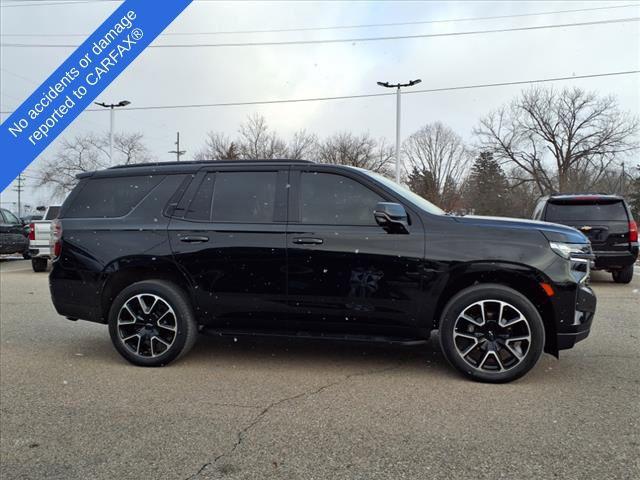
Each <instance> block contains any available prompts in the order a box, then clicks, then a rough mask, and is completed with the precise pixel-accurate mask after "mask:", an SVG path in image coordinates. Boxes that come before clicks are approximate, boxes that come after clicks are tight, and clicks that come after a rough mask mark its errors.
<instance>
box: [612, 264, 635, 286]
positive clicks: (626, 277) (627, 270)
mask: <svg viewBox="0 0 640 480" xmlns="http://www.w3.org/2000/svg"><path fill="white" fill-rule="evenodd" d="M611 275H613V281H614V282H616V283H630V282H631V280H632V279H633V265H627V266H626V267H624V268H622V269H621V270H614V271H613V272H611Z"/></svg>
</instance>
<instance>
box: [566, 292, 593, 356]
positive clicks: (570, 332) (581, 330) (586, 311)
mask: <svg viewBox="0 0 640 480" xmlns="http://www.w3.org/2000/svg"><path fill="white" fill-rule="evenodd" d="M595 312H596V296H595V294H594V293H593V290H592V289H591V287H589V286H587V285H579V286H578V288H577V292H576V298H575V311H574V316H573V324H572V325H564V326H563V328H562V331H559V332H558V336H557V346H558V350H566V349H568V348H572V347H573V346H574V345H575V344H576V343H577V342H579V341H581V340H584V339H585V338H587V337H588V336H589V331H590V330H591V322H592V321H593V317H594V315H595Z"/></svg>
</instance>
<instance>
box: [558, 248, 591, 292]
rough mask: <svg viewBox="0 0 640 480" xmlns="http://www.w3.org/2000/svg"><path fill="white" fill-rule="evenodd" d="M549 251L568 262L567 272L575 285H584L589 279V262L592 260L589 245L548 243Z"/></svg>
mask: <svg viewBox="0 0 640 480" xmlns="http://www.w3.org/2000/svg"><path fill="white" fill-rule="evenodd" d="M549 246H550V247H551V250H553V251H554V252H555V253H556V254H557V255H559V256H561V257H562V258H564V259H566V260H569V271H570V273H571V276H572V277H573V278H574V280H575V281H576V282H577V283H584V282H586V281H587V279H588V278H589V272H590V270H591V262H592V261H593V259H594V256H593V252H592V251H591V245H589V244H581V243H563V242H549Z"/></svg>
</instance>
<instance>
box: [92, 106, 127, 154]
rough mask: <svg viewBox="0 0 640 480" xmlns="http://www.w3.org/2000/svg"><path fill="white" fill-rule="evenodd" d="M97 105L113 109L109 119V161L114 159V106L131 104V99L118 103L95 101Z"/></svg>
mask: <svg viewBox="0 0 640 480" xmlns="http://www.w3.org/2000/svg"><path fill="white" fill-rule="evenodd" d="M93 103H95V104H96V105H99V106H101V107H104V108H109V109H111V118H110V121H109V125H110V127H109V161H112V160H113V123H114V118H115V117H114V108H116V107H126V106H127V105H129V104H131V102H130V101H128V100H121V101H120V102H118V103H104V102H93Z"/></svg>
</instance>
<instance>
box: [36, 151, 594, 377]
mask: <svg viewBox="0 0 640 480" xmlns="http://www.w3.org/2000/svg"><path fill="white" fill-rule="evenodd" d="M78 178H79V179H80V181H79V183H78V185H77V186H76V188H75V189H74V190H73V192H72V193H71V194H70V195H69V197H68V198H67V200H66V201H65V202H64V204H63V206H62V210H61V212H60V216H59V219H58V220H56V221H54V229H55V230H54V256H55V260H54V261H53V268H52V271H51V274H50V277H49V278H50V288H51V295H52V299H53V303H54V305H55V308H56V310H57V311H58V313H60V314H61V315H64V316H66V317H67V318H69V319H71V320H76V319H84V320H90V321H93V322H99V323H104V324H108V325H109V332H110V335H111V339H112V341H113V343H114V345H115V348H116V349H117V351H118V352H119V353H120V354H121V355H122V356H123V357H124V358H126V359H127V360H128V361H130V362H132V363H134V364H136V365H144V366H159V365H165V364H168V363H169V362H171V361H173V360H175V359H176V358H177V357H178V356H180V355H182V354H184V353H186V352H187V351H188V350H189V348H191V346H192V345H193V343H194V341H195V339H196V335H197V332H198V331H199V330H208V331H211V332H215V333H216V334H219V335H233V336H239V335H280V336H293V337H308V338H316V339H333V340H336V339H339V340H353V341H363V340H366V341H382V342H392V343H400V344H416V343H422V342H426V341H427V340H428V338H429V335H430V332H431V331H433V330H437V329H439V331H440V335H439V337H440V344H441V346H442V350H443V352H444V354H445V356H446V358H447V359H448V360H449V362H450V363H451V364H452V365H453V366H454V367H456V368H457V369H458V370H459V371H460V372H462V374H464V375H466V376H468V377H470V378H472V379H475V380H481V381H488V382H506V381H510V380H514V379H516V378H518V377H520V376H522V375H524V374H525V373H526V372H527V371H529V370H530V369H531V368H532V367H533V366H534V365H535V364H536V362H537V361H538V358H539V357H540V355H541V354H542V352H543V350H545V351H546V352H549V353H551V354H553V355H556V356H557V355H558V352H559V350H562V349H567V348H571V347H573V345H574V344H575V343H576V342H578V341H580V340H582V339H584V338H586V337H587V335H588V334H589V329H590V326H591V323H592V319H593V316H594V312H595V306H596V298H595V296H594V294H593V291H592V290H591V288H590V287H589V286H588V285H587V284H586V280H587V278H588V274H589V259H590V258H591V253H590V252H591V248H590V246H589V241H588V240H587V238H586V237H585V236H584V235H583V234H582V233H580V232H579V231H577V230H575V229H573V228H570V227H566V226H562V225H553V224H545V223H541V222H532V221H526V220H516V219H500V218H483V217H454V216H448V215H445V214H443V211H442V210H440V209H439V208H438V207H436V206H435V205H433V204H431V203H429V202H428V201H426V200H424V199H423V198H421V197H419V196H417V195H415V194H414V193H412V192H410V191H409V190H406V189H404V188H403V187H401V186H399V185H397V184H396V183H394V182H392V181H390V180H389V179H387V178H385V177H383V176H380V175H377V174H375V173H372V172H369V171H367V170H362V169H359V168H353V167H346V166H334V165H317V164H313V163H309V162H303V161H251V162H249V161H246V162H243V161H233V162H208V163H207V162H180V163H163V164H147V165H130V166H122V167H115V168H110V169H108V170H103V171H98V172H94V173H87V174H82V175H80V176H79V177H78Z"/></svg>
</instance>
